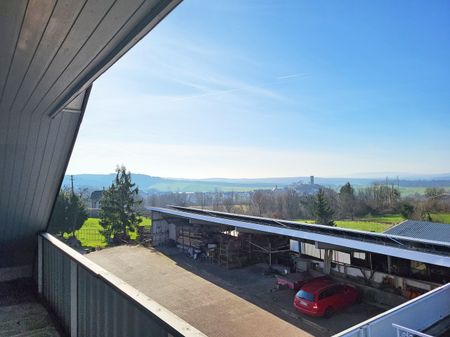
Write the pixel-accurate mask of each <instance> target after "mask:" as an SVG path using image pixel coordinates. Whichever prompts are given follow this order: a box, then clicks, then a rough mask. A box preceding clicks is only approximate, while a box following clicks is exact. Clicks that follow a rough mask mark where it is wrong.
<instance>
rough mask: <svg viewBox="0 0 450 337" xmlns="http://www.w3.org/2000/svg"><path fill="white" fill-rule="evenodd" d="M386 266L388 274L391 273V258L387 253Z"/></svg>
mask: <svg viewBox="0 0 450 337" xmlns="http://www.w3.org/2000/svg"><path fill="white" fill-rule="evenodd" d="M387 268H388V274H392V260H391V257H390V256H389V255H388V256H387Z"/></svg>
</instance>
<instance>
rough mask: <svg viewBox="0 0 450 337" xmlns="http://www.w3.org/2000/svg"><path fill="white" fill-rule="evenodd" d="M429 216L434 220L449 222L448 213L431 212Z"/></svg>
mask: <svg viewBox="0 0 450 337" xmlns="http://www.w3.org/2000/svg"><path fill="white" fill-rule="evenodd" d="M431 218H432V219H433V221H434V222H441V223H448V224H450V213H431Z"/></svg>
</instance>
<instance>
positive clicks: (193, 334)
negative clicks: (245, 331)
mask: <svg viewBox="0 0 450 337" xmlns="http://www.w3.org/2000/svg"><path fill="white" fill-rule="evenodd" d="M38 290H39V293H40V295H41V296H42V298H43V299H44V300H45V301H46V302H47V303H48V305H49V307H50V308H51V309H52V310H53V312H54V313H55V315H56V317H58V318H59V320H60V323H61V327H62V328H63V330H65V332H66V333H67V334H68V335H70V336H71V337H78V336H83V337H91V336H92V337H94V336H105V337H106V336H113V337H115V336H129V337H141V336H142V337H146V336H148V337H150V336H152V337H180V336H186V337H206V336H205V335H204V334H202V333H201V332H200V331H198V330H196V329H195V328H194V327H192V326H190V325H189V324H188V323H186V322H184V321H183V320H181V319H180V318H179V317H177V316H176V315H174V314H173V313H171V312H170V311H168V310H167V309H165V308H163V307H162V306H160V305H159V304H157V303H156V302H154V301H153V300H151V299H150V298H148V297H147V296H145V295H144V294H142V293H140V292H139V291H137V290H136V289H134V288H132V287H131V286H129V285H128V284H126V283H125V282H123V281H122V280H120V279H119V278H117V277H115V276H114V275H112V274H110V273H108V272H107V271H106V270H104V269H103V268H101V267H99V266H98V265H96V264H95V263H93V262H92V261H90V260H88V259H87V258H85V257H84V256H82V255H80V254H79V253H77V252H76V251H75V250H73V249H72V248H70V247H69V246H67V245H66V244H64V243H63V242H61V241H59V240H58V239H56V238H55V237H53V236H52V235H50V234H48V233H44V234H42V235H40V236H39V237H38Z"/></svg>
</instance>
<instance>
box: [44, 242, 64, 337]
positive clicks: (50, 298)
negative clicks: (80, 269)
mask: <svg viewBox="0 0 450 337" xmlns="http://www.w3.org/2000/svg"><path fill="white" fill-rule="evenodd" d="M43 261H44V263H43V268H44V272H43V296H44V298H45V299H46V301H47V302H48V303H49V305H50V307H51V308H52V309H53V311H54V312H55V314H56V316H57V317H59V318H60V323H61V326H62V328H63V329H64V330H66V331H69V330H70V259H69V257H68V256H66V255H64V254H62V253H61V252H60V251H58V249H57V248H56V247H54V246H53V245H51V244H50V243H49V242H48V241H45V240H44V245H43Z"/></svg>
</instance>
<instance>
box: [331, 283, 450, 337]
mask: <svg viewBox="0 0 450 337" xmlns="http://www.w3.org/2000/svg"><path fill="white" fill-rule="evenodd" d="M449 299H450V283H447V284H446V285H443V286H441V287H439V288H436V289H434V290H432V291H430V292H428V293H425V294H423V295H421V296H419V297H417V298H414V299H412V300H410V301H408V302H406V303H403V304H401V305H399V306H398V307H395V308H393V309H391V310H388V311H386V312H384V313H382V314H380V315H378V316H375V317H373V318H371V319H369V320H367V321H365V322H362V323H360V324H358V325H355V326H354V327H351V328H349V329H347V330H345V331H343V332H341V333H338V334H337V335H334V337H374V336H383V337H396V336H397V337H398V336H401V337H415V336H417V337H429V335H427V334H425V333H423V332H422V331H424V330H426V329H427V328H429V327H430V326H432V325H434V324H435V323H437V322H439V321H440V320H442V319H444V318H446V317H448V316H449V315H450V301H449Z"/></svg>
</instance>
